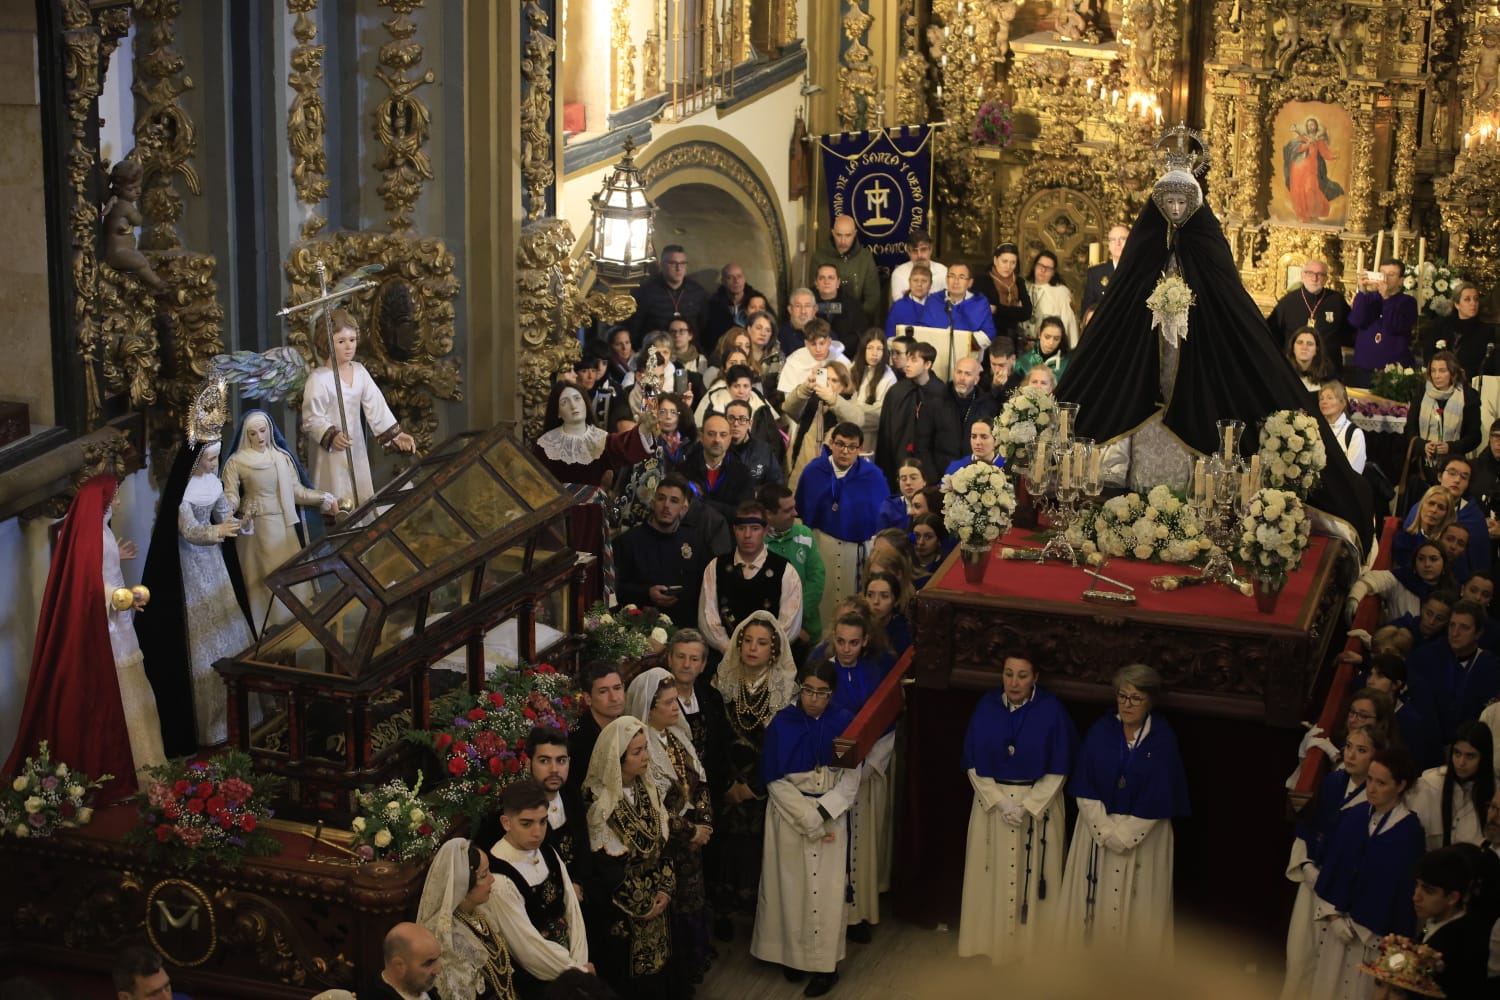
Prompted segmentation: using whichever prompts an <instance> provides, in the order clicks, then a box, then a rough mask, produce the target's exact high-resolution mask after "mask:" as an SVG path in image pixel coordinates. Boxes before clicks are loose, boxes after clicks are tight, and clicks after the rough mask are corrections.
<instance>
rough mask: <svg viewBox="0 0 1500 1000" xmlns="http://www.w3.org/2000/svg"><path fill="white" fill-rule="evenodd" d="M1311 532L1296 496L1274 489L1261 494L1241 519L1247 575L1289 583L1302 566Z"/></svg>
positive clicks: (1241, 551) (1243, 558)
mask: <svg viewBox="0 0 1500 1000" xmlns="http://www.w3.org/2000/svg"><path fill="white" fill-rule="evenodd" d="M1311 529H1312V524H1311V522H1309V521H1308V519H1307V510H1306V508H1305V507H1303V505H1302V499H1301V498H1300V497H1298V496H1297V494H1296V493H1293V492H1292V491H1290V490H1278V489H1273V488H1271V487H1266V488H1265V489H1262V490H1259V491H1257V492H1256V494H1255V495H1254V496H1253V497H1251V498H1250V503H1249V505H1248V506H1247V507H1246V509H1245V514H1244V516H1243V517H1241V518H1240V545H1239V557H1240V559H1241V561H1243V562H1244V563H1245V568H1246V571H1247V572H1248V573H1250V574H1251V575H1252V576H1261V577H1270V578H1271V579H1273V580H1276V581H1278V583H1284V582H1286V578H1287V576H1288V575H1290V574H1291V573H1293V572H1295V571H1296V569H1297V567H1298V566H1300V565H1302V554H1303V553H1304V552H1306V551H1307V544H1308V535H1309V534H1310V533H1311Z"/></svg>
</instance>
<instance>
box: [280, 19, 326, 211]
mask: <svg viewBox="0 0 1500 1000" xmlns="http://www.w3.org/2000/svg"><path fill="white" fill-rule="evenodd" d="M286 7H287V10H288V11H289V12H291V13H293V14H296V15H297V19H296V20H295V21H294V22H293V23H292V35H293V37H295V38H296V39H297V44H296V46H295V47H294V48H293V49H292V53H291V64H292V71H291V73H289V74H287V79H286V82H287V86H289V87H291V88H292V91H293V93H294V95H295V96H294V97H293V98H292V101H291V104H289V105H288V106H287V111H286V138H287V146H288V148H289V150H290V152H291V155H292V185H293V186H294V187H295V188H296V189H297V200H298V201H300V202H302V203H303V204H304V205H309V206H313V205H317V204H319V203H320V202H322V201H323V200H324V199H325V198H327V197H328V154H327V152H326V151H325V150H324V148H323V135H324V133H325V131H326V122H325V120H324V113H323V53H324V51H325V49H326V46H323V45H314V44H313V39H314V38H316V37H317V36H318V25H317V22H316V21H314V20H313V19H312V17H311V14H312V12H313V11H315V10H317V9H318V0H287V3H286ZM327 223H328V220H327V219H326V218H324V217H323V216H322V215H320V214H319V213H318V212H317V211H315V210H313V209H311V208H310V209H309V210H308V212H307V218H306V219H305V220H303V223H302V238H303V239H304V240H310V239H312V238H313V237H314V236H316V235H318V233H320V232H322V230H323V227H324V226H325V225H327Z"/></svg>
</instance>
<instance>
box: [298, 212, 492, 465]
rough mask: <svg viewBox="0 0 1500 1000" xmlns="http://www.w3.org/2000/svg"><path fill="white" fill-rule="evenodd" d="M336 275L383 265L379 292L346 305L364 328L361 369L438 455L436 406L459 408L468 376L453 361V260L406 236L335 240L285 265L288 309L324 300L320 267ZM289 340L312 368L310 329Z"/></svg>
mask: <svg viewBox="0 0 1500 1000" xmlns="http://www.w3.org/2000/svg"><path fill="white" fill-rule="evenodd" d="M320 259H321V260H323V261H325V262H326V264H327V266H328V269H329V271H330V273H332V274H335V275H341V274H347V273H348V272H350V271H353V270H354V269H355V268H357V267H361V266H363V265H365V264H373V263H379V264H382V265H384V267H383V269H382V270H381V271H380V272H379V275H378V282H377V285H376V287H375V288H372V289H367V290H365V291H363V292H360V293H358V294H357V295H355V296H353V297H351V298H350V299H348V300H346V301H347V302H348V303H349V304H348V306H346V308H348V309H350V311H352V312H353V313H354V315H355V316H356V317H358V318H359V319H360V321H361V323H360V325H361V327H362V329H364V330H365V331H367V332H366V335H365V336H363V337H361V338H360V345H359V355H360V361H361V362H363V364H364V366H365V367H366V368H368V369H369V371H370V376H371V377H372V378H373V379H374V380H375V382H376V383H377V384H378V385H379V386H380V388H381V391H382V392H384V393H385V398H386V401H387V402H389V403H390V405H391V409H392V410H393V411H395V413H396V416H397V418H398V419H399V420H400V421H401V427H402V429H403V430H405V431H406V432H407V433H409V434H411V436H412V437H414V438H415V439H416V441H417V451H418V452H419V453H420V452H425V451H427V450H428V449H430V448H431V447H432V444H433V434H434V433H435V432H436V430H437V424H438V421H437V411H436V401H437V400H440V399H441V400H460V399H463V392H462V390H461V389H460V388H459V386H460V383H461V382H462V376H461V375H460V374H459V362H458V360H457V359H456V358H454V357H452V356H451V355H452V354H453V300H454V299H455V298H457V296H458V289H459V283H458V278H457V277H456V276H455V275H454V273H453V269H454V259H453V255H452V254H451V253H449V252H448V248H447V247H446V246H444V245H443V241H442V240H440V239H437V238H435V237H416V236H411V235H408V234H406V233H370V232H361V233H335V234H332V235H329V236H324V237H321V238H320V239H318V240H315V241H313V242H310V243H302V244H299V245H298V246H297V247H295V248H294V249H293V250H292V253H291V255H290V257H289V258H288V259H287V264H286V273H287V279H288V282H289V284H290V289H289V293H288V304H289V305H290V304H294V303H297V302H305V301H306V300H308V299H311V298H314V297H316V296H317V294H318V288H319V285H318V273H317V261H318V260H320ZM287 340H288V341H289V342H290V343H291V345H292V346H293V347H295V348H297V350H298V351H300V352H301V354H302V356H303V358H304V359H306V360H307V361H308V362H309V363H311V362H312V361H313V358H314V354H313V349H312V341H311V337H310V331H309V330H308V328H307V327H306V326H305V325H297V326H294V327H293V328H292V329H291V332H290V333H289V334H288V337H287Z"/></svg>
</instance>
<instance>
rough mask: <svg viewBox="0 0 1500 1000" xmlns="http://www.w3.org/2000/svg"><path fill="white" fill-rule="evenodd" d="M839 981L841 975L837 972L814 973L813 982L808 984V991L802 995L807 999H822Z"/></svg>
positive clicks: (804, 991)
mask: <svg viewBox="0 0 1500 1000" xmlns="http://www.w3.org/2000/svg"><path fill="white" fill-rule="evenodd" d="M838 981H839V974H838V973H837V972H816V973H813V977H812V980H811V981H810V982H809V983H808V984H807V989H805V990H803V991H802V995H803V996H805V997H820V996H822V995H823V994H824V993H827V992H828V991H829V990H831V989H833V987H834V986H835V985H837V983H838Z"/></svg>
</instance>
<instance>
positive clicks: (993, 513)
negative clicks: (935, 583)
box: [943, 393, 1051, 549]
mask: <svg viewBox="0 0 1500 1000" xmlns="http://www.w3.org/2000/svg"><path fill="white" fill-rule="evenodd" d="M1017 395H1020V393H1017ZM1048 398H1049V399H1050V398H1051V397H1048ZM1015 510H1016V493H1015V490H1014V489H1012V488H1011V485H1010V482H1009V481H1008V480H1007V479H1006V477H1005V472H1004V471H1003V470H1001V469H1000V468H998V467H996V466H994V465H991V464H990V463H989V462H973V463H971V464H969V465H966V466H964V467H963V468H962V469H959V470H958V471H957V472H955V473H954V474H953V476H952V477H951V478H950V479H949V480H948V493H947V495H946V496H944V497H943V524H944V526H946V527H947V529H948V533H949V534H950V535H952V536H953V537H954V538H957V539H958V543H959V545H961V546H963V547H964V548H966V549H982V548H984V547H986V546H988V545H990V544H991V543H993V542H994V541H995V540H996V539H998V538H999V537H1000V536H1001V535H1002V534H1004V533H1005V529H1006V528H1007V527H1008V526H1009V525H1010V518H1011V515H1012V514H1014V513H1015Z"/></svg>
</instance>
